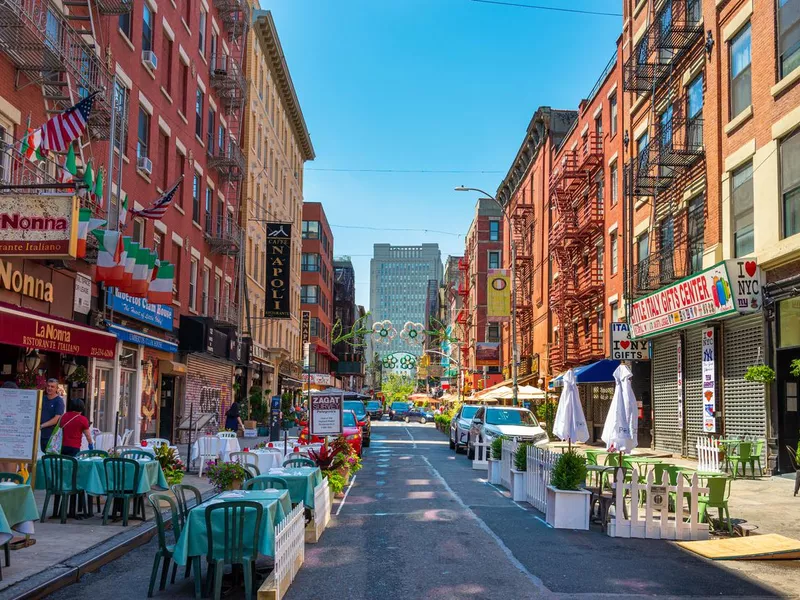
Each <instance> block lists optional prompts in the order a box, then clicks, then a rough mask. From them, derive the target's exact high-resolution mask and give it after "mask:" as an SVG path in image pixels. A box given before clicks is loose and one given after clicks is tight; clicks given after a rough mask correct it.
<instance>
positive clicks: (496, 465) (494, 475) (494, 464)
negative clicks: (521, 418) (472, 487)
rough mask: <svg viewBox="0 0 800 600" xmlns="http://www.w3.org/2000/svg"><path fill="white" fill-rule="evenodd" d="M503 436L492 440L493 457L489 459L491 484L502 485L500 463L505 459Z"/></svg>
mask: <svg viewBox="0 0 800 600" xmlns="http://www.w3.org/2000/svg"><path fill="white" fill-rule="evenodd" d="M503 439H504V438H503V436H498V437H496V438H494V439H493V440H492V453H491V454H492V455H491V456H490V457H489V461H488V462H489V474H488V479H489V483H491V484H493V485H499V484H500V461H501V459H502V458H503Z"/></svg>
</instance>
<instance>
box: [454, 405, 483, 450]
mask: <svg viewBox="0 0 800 600" xmlns="http://www.w3.org/2000/svg"><path fill="white" fill-rule="evenodd" d="M479 408H480V406H478V405H476V404H462V405H461V408H459V409H458V412H457V413H456V414H455V415H454V416H453V419H452V420H451V421H450V449H451V450H455V451H456V452H458V450H459V448H466V447H467V443H468V442H469V427H470V425H471V424H472V417H474V416H475V413H476V412H477V411H478V409H479Z"/></svg>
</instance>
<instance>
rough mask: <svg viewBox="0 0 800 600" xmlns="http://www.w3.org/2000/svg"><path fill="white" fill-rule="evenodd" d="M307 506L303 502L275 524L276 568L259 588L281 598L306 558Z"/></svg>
mask: <svg viewBox="0 0 800 600" xmlns="http://www.w3.org/2000/svg"><path fill="white" fill-rule="evenodd" d="M305 549H306V546H305V506H304V505H303V503H302V502H301V503H300V504H298V505H297V506H295V507H294V509H293V510H292V512H290V513H289V514H288V515H287V516H286V517H284V519H283V520H282V521H281V522H280V523H278V524H277V525H276V526H275V568H274V569H273V571H272V573H271V574H270V576H269V577H268V578H267V580H266V581H265V582H264V583H263V584H262V586H261V588H260V589H259V593H258V596H259V597H261V595H262V592H265V593H271V594H272V596H273V597H274V598H277V599H278V600H280V598H282V597H283V596H284V594H286V591H287V590H288V589H289V586H290V585H291V583H292V581H294V578H295V576H296V575H297V572H298V571H299V570H300V566H301V565H302V564H303V561H304V560H305V551H306V550H305Z"/></svg>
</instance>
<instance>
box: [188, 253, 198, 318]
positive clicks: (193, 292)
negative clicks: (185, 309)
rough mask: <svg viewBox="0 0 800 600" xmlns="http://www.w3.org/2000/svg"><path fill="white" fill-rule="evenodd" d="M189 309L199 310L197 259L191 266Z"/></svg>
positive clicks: (194, 259) (193, 260)
mask: <svg viewBox="0 0 800 600" xmlns="http://www.w3.org/2000/svg"><path fill="white" fill-rule="evenodd" d="M189 309H190V310H197V259H196V258H193V259H192V262H191V264H190V265H189Z"/></svg>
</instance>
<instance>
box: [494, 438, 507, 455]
mask: <svg viewBox="0 0 800 600" xmlns="http://www.w3.org/2000/svg"><path fill="white" fill-rule="evenodd" d="M504 439H505V438H503V436H499V437H496V438H494V439H493V440H492V458H493V459H494V460H502V458H503V440H504Z"/></svg>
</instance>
